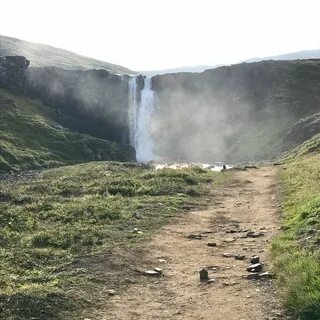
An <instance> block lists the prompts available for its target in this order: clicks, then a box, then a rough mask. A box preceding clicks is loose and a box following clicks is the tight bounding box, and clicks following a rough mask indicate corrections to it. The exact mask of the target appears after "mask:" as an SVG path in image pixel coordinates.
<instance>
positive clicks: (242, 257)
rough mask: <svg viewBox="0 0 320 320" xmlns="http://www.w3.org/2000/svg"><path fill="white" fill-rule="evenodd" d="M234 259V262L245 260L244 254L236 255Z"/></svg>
mask: <svg viewBox="0 0 320 320" xmlns="http://www.w3.org/2000/svg"><path fill="white" fill-rule="evenodd" d="M234 258H235V259H236V260H244V259H245V258H246V256H245V255H244V254H237V255H236V256H235V257H234Z"/></svg>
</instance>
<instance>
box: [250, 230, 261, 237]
mask: <svg viewBox="0 0 320 320" xmlns="http://www.w3.org/2000/svg"><path fill="white" fill-rule="evenodd" d="M263 236H264V233H262V232H254V231H249V232H247V237H248V238H260V237H263Z"/></svg>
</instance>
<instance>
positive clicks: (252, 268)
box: [247, 263, 262, 272]
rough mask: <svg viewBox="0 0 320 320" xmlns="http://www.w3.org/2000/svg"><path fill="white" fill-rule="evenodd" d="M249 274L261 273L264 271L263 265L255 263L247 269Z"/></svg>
mask: <svg viewBox="0 0 320 320" xmlns="http://www.w3.org/2000/svg"><path fill="white" fill-rule="evenodd" d="M247 271H248V272H261V271H262V264H261V263H255V264H251V265H250V266H248V267H247Z"/></svg>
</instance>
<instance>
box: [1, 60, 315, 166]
mask: <svg viewBox="0 0 320 320" xmlns="http://www.w3.org/2000/svg"><path fill="white" fill-rule="evenodd" d="M28 64H29V63H28V61H27V60H26V59H25V58H23V57H6V58H1V59H0V87H6V88H9V89H12V90H15V91H18V92H20V93H21V94H24V95H26V96H29V97H32V98H38V99H41V100H42V101H43V102H44V103H45V104H47V105H49V106H51V107H52V109H53V110H54V112H55V118H56V119H55V120H56V121H57V122H59V123H61V124H62V125H63V126H65V127H67V128H70V129H72V130H76V131H79V132H80V133H87V134H90V135H92V136H94V137H98V138H102V139H107V140H111V141H115V142H118V143H120V144H127V143H129V119H128V107H129V106H128V100H129V97H128V94H129V92H128V91H129V90H128V81H129V76H126V75H124V76H119V75H114V74H111V73H109V72H107V71H105V70H64V69H61V68H56V67H43V68H28ZM137 83H138V87H139V89H140V90H138V91H141V90H142V89H143V85H144V81H143V78H142V76H139V78H138V82H137ZM152 87H153V90H154V91H155V92H156V99H155V108H154V113H153V115H152V119H151V128H150V130H151V132H152V139H153V142H154V154H156V155H159V156H160V157H161V158H163V159H165V160H168V159H172V160H177V159H183V160H190V161H194V160H198V161H210V162H212V161H227V162H238V161H246V160H250V161H251V160H268V159H271V158H274V157H276V156H277V155H279V154H280V153H281V152H282V151H284V150H287V149H289V148H291V147H293V146H295V145H297V144H298V143H300V142H301V141H300V140H301V139H302V138H299V135H300V136H301V134H302V135H303V136H305V137H307V138H309V137H311V136H312V135H313V134H316V133H318V130H319V126H315V125H313V126H306V125H303V124H302V125H299V121H300V120H301V119H302V118H306V117H308V116H312V115H313V114H316V113H318V112H319V111H320V60H303V61H263V62H258V63H252V64H247V63H243V64H239V65H234V66H230V67H220V68H217V69H212V70H207V71H205V72H203V73H198V74H195V73H177V74H168V75H159V76H155V77H153V78H152ZM137 99H138V100H139V93H138V96H137ZM297 122H298V124H296V123H297ZM293 126H294V128H293ZM299 128H300V129H299ZM308 128H309V129H310V128H312V130H311V129H310V130H311V131H312V132H311V131H310V130H309V129H308ZM314 128H316V129H314ZM301 130H302V131H303V130H304V132H302V131H301ZM298 140H299V141H298Z"/></svg>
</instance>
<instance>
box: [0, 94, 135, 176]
mask: <svg viewBox="0 0 320 320" xmlns="http://www.w3.org/2000/svg"><path fill="white" fill-rule="evenodd" d="M0 112H1V122H0V172H1V171H8V170H26V169H35V168H43V167H52V166H58V165H65V164H68V163H69V164H71V163H78V162H86V161H92V160H123V161H130V160H132V159H134V155H133V150H131V147H129V146H119V145H118V144H116V143H111V142H109V141H106V140H102V139H98V138H94V137H92V136H89V135H85V134H80V133H77V132H75V131H71V130H69V129H67V128H63V127H62V126H61V125H60V124H59V123H58V122H57V121H55V119H56V118H57V110H56V109H55V108H52V107H48V106H46V105H44V104H42V103H41V102H39V101H35V100H32V99H28V98H25V97H19V96H16V95H14V94H12V93H9V92H8V91H5V90H3V89H0Z"/></svg>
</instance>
